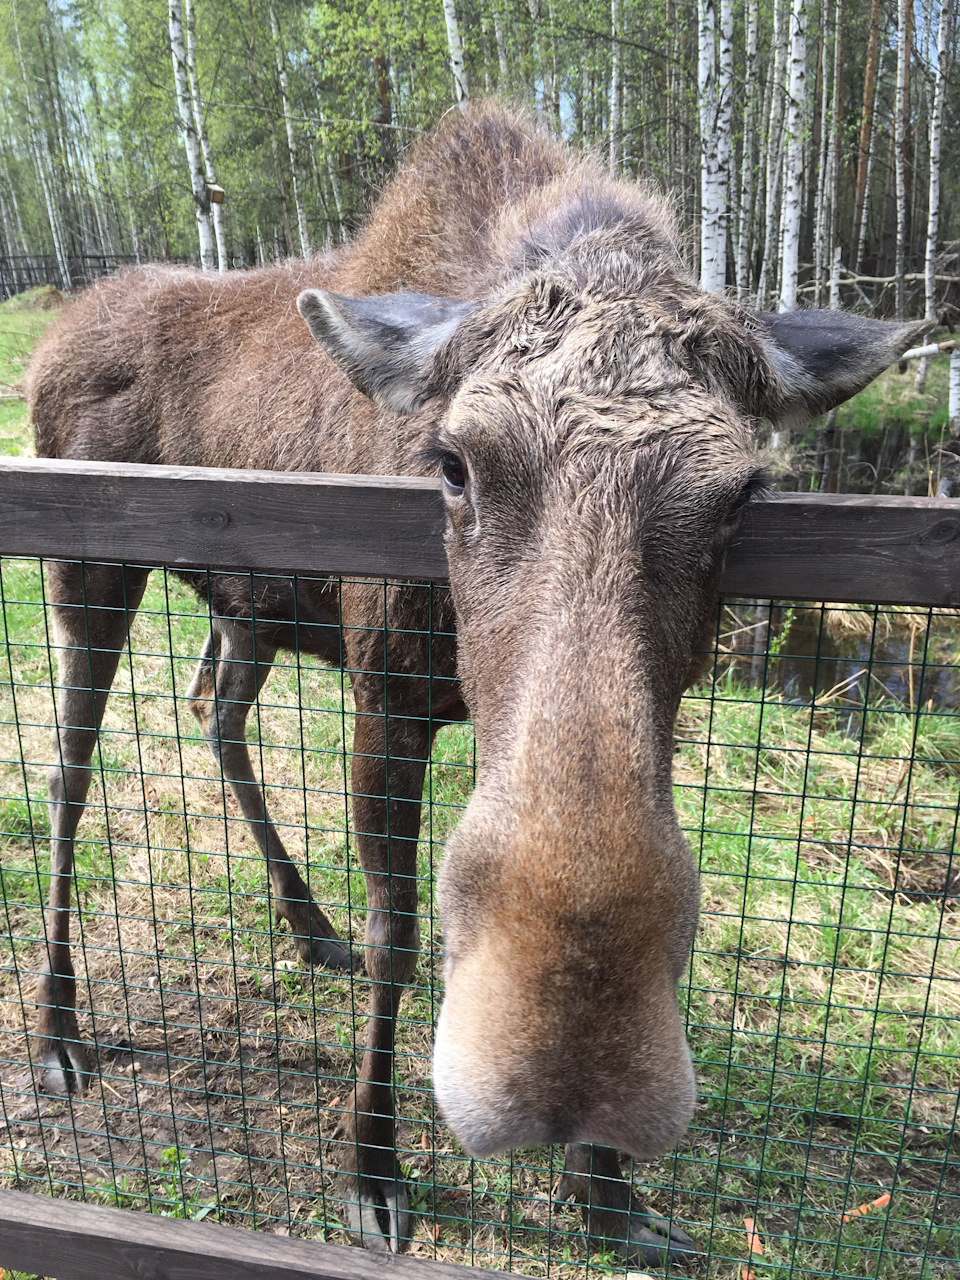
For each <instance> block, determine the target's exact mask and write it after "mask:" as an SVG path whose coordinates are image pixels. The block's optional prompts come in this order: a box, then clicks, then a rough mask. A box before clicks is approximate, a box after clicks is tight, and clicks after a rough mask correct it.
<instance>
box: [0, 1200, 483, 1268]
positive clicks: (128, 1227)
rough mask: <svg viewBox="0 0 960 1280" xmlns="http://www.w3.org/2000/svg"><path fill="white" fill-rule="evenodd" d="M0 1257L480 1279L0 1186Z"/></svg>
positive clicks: (47, 1263)
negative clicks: (54, 1198)
mask: <svg viewBox="0 0 960 1280" xmlns="http://www.w3.org/2000/svg"><path fill="white" fill-rule="evenodd" d="M0 1267H5V1268H8V1269H10V1270H14V1269H15V1270H18V1271H27V1272H29V1273H30V1274H31V1275H35V1274H42V1275H45V1276H54V1277H56V1280H105V1277H108V1278H109V1280H388V1278H391V1277H392V1278H393V1280H480V1278H481V1277H483V1280H490V1273H489V1272H487V1271H480V1270H478V1269H477V1268H476V1267H466V1266H460V1265H455V1264H453V1263H449V1262H434V1261H432V1260H430V1259H425V1258H411V1257H396V1256H393V1255H389V1254H388V1255H383V1254H372V1253H368V1252H367V1251H366V1250H365V1249H352V1248H350V1247H349V1246H347V1245H342V1244H321V1243H320V1242H319V1241H313V1240H295V1239H289V1238H286V1237H283V1236H274V1235H258V1234H257V1232H255V1231H248V1230H245V1229H244V1228H243V1227H221V1226H215V1225H213V1224H208V1223H205V1222H180V1221H177V1220H175V1219H172V1218H157V1217H153V1216H152V1215H151V1214H148V1213H131V1212H130V1210H128V1209H108V1208H105V1207H103V1206H100V1205H89V1204H77V1203H75V1202H74V1201H72V1200H51V1199H49V1198H48V1197H47V1196H42V1195H33V1194H32V1193H30V1192H26V1191H0Z"/></svg>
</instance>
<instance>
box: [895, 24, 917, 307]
mask: <svg viewBox="0 0 960 1280" xmlns="http://www.w3.org/2000/svg"><path fill="white" fill-rule="evenodd" d="M912 14H913V0H897V89H896V98H895V101H894V107H893V120H894V124H893V133H894V180H895V183H896V200H897V246H896V256H895V265H894V275H895V276H896V290H897V319H898V320H902V319H903V318H904V316H905V314H906V306H907V282H906V280H905V279H904V276H905V275H906V269H907V267H906V262H907V116H908V114H909V111H910V53H911V46H912V33H913V22H912Z"/></svg>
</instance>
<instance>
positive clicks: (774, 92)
mask: <svg viewBox="0 0 960 1280" xmlns="http://www.w3.org/2000/svg"><path fill="white" fill-rule="evenodd" d="M784 4H785V0H774V3H773V41H772V46H773V56H772V65H771V70H770V104H769V105H770V110H769V114H768V117H767V139H766V152H767V162H766V183H765V188H764V190H765V199H764V222H763V260H762V262H761V265H760V280H759V282H758V284H757V306H758V307H760V308H761V309H763V308H764V307H765V306H766V305H767V298H768V295H769V294H771V293H772V292H773V289H774V279H775V271H776V252H777V234H776V233H777V228H778V227H779V219H778V217H777V207H778V204H779V200H780V177H781V171H782V168H783V165H782V162H781V160H782V154H783V138H782V134H783V99H784V88H783V70H784V65H785V63H786V34H787V24H786V23H785V22H784Z"/></svg>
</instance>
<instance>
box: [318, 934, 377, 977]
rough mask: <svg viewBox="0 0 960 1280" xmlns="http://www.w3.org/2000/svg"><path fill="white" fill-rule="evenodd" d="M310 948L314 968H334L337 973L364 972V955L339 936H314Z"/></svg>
mask: <svg viewBox="0 0 960 1280" xmlns="http://www.w3.org/2000/svg"><path fill="white" fill-rule="evenodd" d="M304 941H309V940H308V939H304ZM308 949H309V951H310V956H309V960H310V963H311V964H312V965H313V966H314V968H324V969H332V970H333V971H334V972H335V973H362V972H363V957H362V956H360V955H358V954H357V952H356V951H351V950H350V945H349V943H346V942H342V941H341V940H340V939H339V938H314V939H313V945H312V947H309V948H308Z"/></svg>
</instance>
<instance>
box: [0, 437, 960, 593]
mask: <svg viewBox="0 0 960 1280" xmlns="http://www.w3.org/2000/svg"><path fill="white" fill-rule="evenodd" d="M0 554H4V555H24V556H47V557H56V556H69V557H71V558H86V559H100V560H126V561H128V562H139V563H143V564H167V565H171V566H173V567H187V566H196V565H200V566H209V567H212V568H220V569H228V570H234V569H240V570H246V569H253V570H256V571H262V572H271V571H274V572H280V573H292V572H300V573H319V574H326V573H340V574H344V575H346V576H350V575H369V576H376V577H393V578H408V579H420V580H426V581H442V580H443V579H444V578H445V577H446V573H447V566H446V557H445V555H444V551H443V499H442V497H441V494H440V487H439V482H438V481H434V480H423V479H410V478H401V477H391V476H335V475H305V474H302V473H291V472H274V471H260V472H256V471H228V470H213V469H207V468H201V467H144V466H133V465H127V464H123V463H109V462H62V461H52V460H49V459H32V458H4V459H0ZM723 590H724V593H725V594H727V595H740V596H748V597H761V598H769V597H779V598H782V599H793V600H857V601H862V602H863V603H865V604H916V605H940V606H960V501H958V500H954V499H948V498H908V497H889V496H884V497H872V496H860V495H845V494H839V495H838V494H778V495H775V496H774V497H772V498H770V499H769V500H768V501H764V502H760V503H757V504H755V505H753V506H751V507H750V508H749V510H748V511H747V513H746V515H745V517H744V522H743V525H742V528H741V531H740V534H739V536H738V538H737V540H736V541H735V543H734V544H733V546H732V547H731V549H730V553H729V556H728V560H727V569H726V573H725V575H724V579H723Z"/></svg>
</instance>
